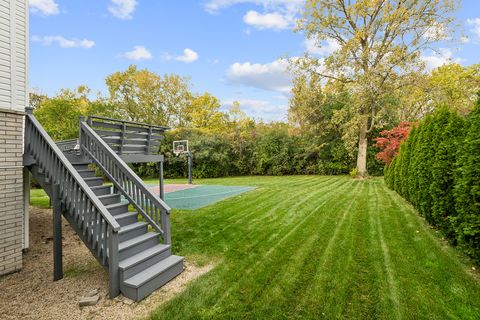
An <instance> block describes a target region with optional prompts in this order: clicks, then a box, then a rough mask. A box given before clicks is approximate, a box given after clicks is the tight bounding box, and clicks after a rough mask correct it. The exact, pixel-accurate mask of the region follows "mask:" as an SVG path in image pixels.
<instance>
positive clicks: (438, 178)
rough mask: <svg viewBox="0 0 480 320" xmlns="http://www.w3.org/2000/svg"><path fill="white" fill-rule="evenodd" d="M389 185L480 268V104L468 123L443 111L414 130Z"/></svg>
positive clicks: (397, 159) (389, 169) (388, 179)
mask: <svg viewBox="0 0 480 320" xmlns="http://www.w3.org/2000/svg"><path fill="white" fill-rule="evenodd" d="M385 180H386V183H387V185H388V186H389V187H390V188H392V189H393V190H395V191H397V192H398V193H399V194H400V195H401V196H403V197H404V198H405V199H407V200H408V201H409V202H410V203H412V205H413V206H414V207H415V208H416V209H417V210H418V211H419V213H420V214H422V215H423V216H424V217H425V219H426V220H427V221H428V222H429V223H430V224H432V225H435V226H436V227H438V228H439V229H441V230H442V231H443V233H444V234H445V236H446V237H447V238H448V239H449V240H450V241H451V242H452V243H453V244H455V245H459V246H461V247H462V248H463V249H464V250H465V251H466V252H467V254H469V255H470V256H471V257H472V258H474V259H475V260H476V261H477V262H480V102H479V103H478V104H477V106H476V108H475V109H474V111H472V112H471V113H470V114H469V115H467V116H466V117H462V116H460V115H458V114H457V113H455V112H452V111H449V110H448V109H442V110H439V111H437V112H435V113H433V114H431V115H429V116H427V117H426V118H425V119H424V120H422V121H421V122H420V123H419V125H418V126H417V127H414V128H412V130H411V132H410V134H409V137H408V139H407V140H406V141H405V143H403V144H402V146H401V147H400V151H399V153H398V155H397V156H396V157H395V158H394V160H393V162H392V163H391V164H390V165H389V166H387V167H386V168H385Z"/></svg>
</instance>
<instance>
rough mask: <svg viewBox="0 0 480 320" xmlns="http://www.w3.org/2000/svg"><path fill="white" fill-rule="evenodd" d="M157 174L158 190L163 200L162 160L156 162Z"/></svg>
mask: <svg viewBox="0 0 480 320" xmlns="http://www.w3.org/2000/svg"><path fill="white" fill-rule="evenodd" d="M158 174H159V179H160V180H159V183H158V184H159V192H160V199H162V200H165V185H164V181H163V161H160V162H159V163H158Z"/></svg>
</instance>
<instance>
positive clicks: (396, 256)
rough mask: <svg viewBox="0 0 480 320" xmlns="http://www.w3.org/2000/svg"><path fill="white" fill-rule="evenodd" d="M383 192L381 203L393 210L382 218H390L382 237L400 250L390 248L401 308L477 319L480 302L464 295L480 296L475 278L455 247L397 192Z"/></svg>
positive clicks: (414, 312)
mask: <svg viewBox="0 0 480 320" xmlns="http://www.w3.org/2000/svg"><path fill="white" fill-rule="evenodd" d="M379 182H380V183H381V186H382V188H385V187H384V185H383V182H382V181H379ZM380 183H379V185H380ZM385 194H386V195H387V197H386V199H385V200H384V206H389V208H390V210H391V212H392V214H391V215H389V216H388V217H382V219H383V220H386V219H389V221H385V222H384V223H383V225H384V226H386V228H389V231H388V233H387V234H386V236H385V239H386V241H387V242H389V243H391V244H392V247H393V248H401V249H402V250H401V251H400V250H398V249H395V250H392V262H393V263H394V264H395V265H397V266H399V267H398V268H397V277H398V282H399V284H400V289H401V296H402V298H403V300H404V301H402V302H404V307H403V310H405V312H406V313H407V314H425V315H434V314H439V315H441V316H442V318H447V317H448V318H455V314H462V317H463V318H464V319H478V315H479V314H480V301H479V300H478V299H476V300H471V299H468V298H467V297H468V296H470V295H474V296H478V297H480V289H479V288H478V281H475V279H474V278H473V276H472V275H471V274H469V273H467V272H465V270H466V268H465V265H462V264H461V262H460V261H459V259H458V258H457V257H456V256H455V253H454V250H453V249H452V248H445V245H442V244H441V242H439V239H438V238H437V237H435V236H434V231H433V230H432V229H431V228H429V227H428V226H427V225H426V224H425V222H424V221H423V220H422V219H421V218H420V217H419V216H418V214H417V213H416V212H412V211H411V210H410V209H409V208H408V207H406V206H402V205H401V202H400V201H401V199H400V200H399V199H395V198H396V197H399V196H398V195H396V194H393V193H387V192H386V193H385ZM392 204H393V205H392ZM408 222H411V223H408ZM472 280H474V281H473V282H472Z"/></svg>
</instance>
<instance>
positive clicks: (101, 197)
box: [98, 193, 120, 199]
mask: <svg viewBox="0 0 480 320" xmlns="http://www.w3.org/2000/svg"><path fill="white" fill-rule="evenodd" d="M119 195H120V193H110V194H104V195H102V196H98V198H99V199H104V198H113V197H118V196H119Z"/></svg>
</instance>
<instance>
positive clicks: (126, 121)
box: [88, 116, 171, 131]
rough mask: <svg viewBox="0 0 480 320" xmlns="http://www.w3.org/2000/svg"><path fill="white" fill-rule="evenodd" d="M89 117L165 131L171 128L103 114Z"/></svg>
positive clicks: (89, 117)
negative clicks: (103, 115)
mask: <svg viewBox="0 0 480 320" xmlns="http://www.w3.org/2000/svg"><path fill="white" fill-rule="evenodd" d="M88 119H92V120H93V119H99V120H106V121H110V122H118V123H125V124H127V123H128V124H132V125H135V126H140V127H147V128H156V129H160V130H163V131H166V130H170V129H171V128H170V127H164V126H157V125H153V124H148V123H142V122H135V121H128V120H120V119H114V118H109V117H102V116H88Z"/></svg>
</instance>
